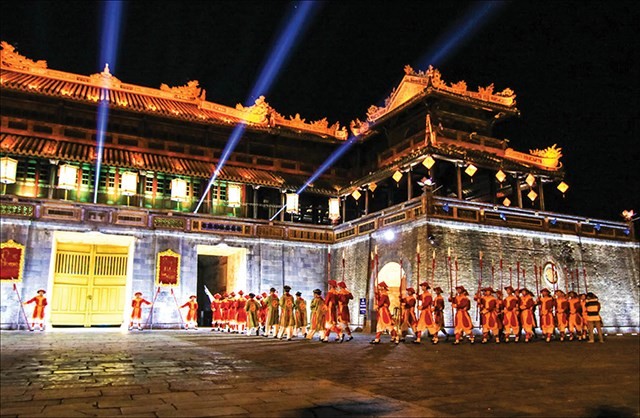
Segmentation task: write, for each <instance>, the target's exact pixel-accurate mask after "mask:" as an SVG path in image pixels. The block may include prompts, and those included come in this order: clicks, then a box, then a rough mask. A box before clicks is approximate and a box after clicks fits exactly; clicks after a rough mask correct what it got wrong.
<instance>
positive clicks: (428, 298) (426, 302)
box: [415, 282, 444, 344]
mask: <svg viewBox="0 0 640 418" xmlns="http://www.w3.org/2000/svg"><path fill="white" fill-rule="evenodd" d="M420 287H421V288H422V293H420V302H419V304H418V311H419V312H420V316H419V317H418V323H417V324H416V340H415V342H416V343H419V342H420V339H421V337H422V334H423V333H424V332H425V331H428V332H429V334H431V335H432V336H433V343H434V344H437V343H438V331H440V326H439V325H438V324H436V322H435V320H434V318H433V305H434V300H433V296H432V295H431V292H429V288H430V287H429V284H428V283H427V282H423V283H421V284H420ZM440 299H442V297H440ZM442 304H443V305H442V308H443V309H444V299H442Z"/></svg>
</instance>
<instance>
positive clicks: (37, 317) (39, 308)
mask: <svg viewBox="0 0 640 418" xmlns="http://www.w3.org/2000/svg"><path fill="white" fill-rule="evenodd" d="M36 293H37V295H36V296H34V297H32V298H31V299H29V300H28V301H26V302H23V303H22V304H23V305H28V304H30V303H35V306H34V308H33V315H31V331H34V330H35V329H36V324H38V326H39V328H40V331H44V309H45V308H46V307H47V298H46V297H45V296H44V294H45V293H47V292H46V291H45V290H44V289H38V291H37V292H36Z"/></svg>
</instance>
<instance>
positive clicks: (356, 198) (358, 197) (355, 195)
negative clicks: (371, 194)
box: [351, 189, 362, 200]
mask: <svg viewBox="0 0 640 418" xmlns="http://www.w3.org/2000/svg"><path fill="white" fill-rule="evenodd" d="M360 196H362V194H361V193H360V191H359V190H358V189H356V190H354V191H353V193H351V197H353V198H354V199H355V200H358V199H360Z"/></svg>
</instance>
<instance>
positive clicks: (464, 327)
mask: <svg viewBox="0 0 640 418" xmlns="http://www.w3.org/2000/svg"><path fill="white" fill-rule="evenodd" d="M456 291H457V292H458V295H457V296H455V297H454V296H451V297H450V298H449V301H450V302H451V304H452V305H453V307H454V308H455V309H456V316H455V318H454V332H455V336H456V340H455V341H454V344H460V338H461V337H462V335H463V334H466V335H468V336H469V340H470V341H471V344H473V342H474V336H473V322H471V316H470V315H469V309H471V301H470V300H469V298H468V297H467V294H468V293H467V290H466V289H465V288H464V287H463V286H458V287H456Z"/></svg>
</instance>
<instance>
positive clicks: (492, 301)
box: [480, 295, 500, 336]
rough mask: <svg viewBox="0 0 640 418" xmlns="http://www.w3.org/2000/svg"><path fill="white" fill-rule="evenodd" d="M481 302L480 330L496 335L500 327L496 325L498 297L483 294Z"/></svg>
mask: <svg viewBox="0 0 640 418" xmlns="http://www.w3.org/2000/svg"><path fill="white" fill-rule="evenodd" d="M480 300H481V302H482V316H483V321H482V332H483V333H484V334H487V333H489V332H491V333H493V335H494V336H497V335H498V332H499V331H500V327H499V326H498V303H499V301H498V299H497V298H496V297H494V296H491V295H489V296H483V297H482V298H481V299H480Z"/></svg>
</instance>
